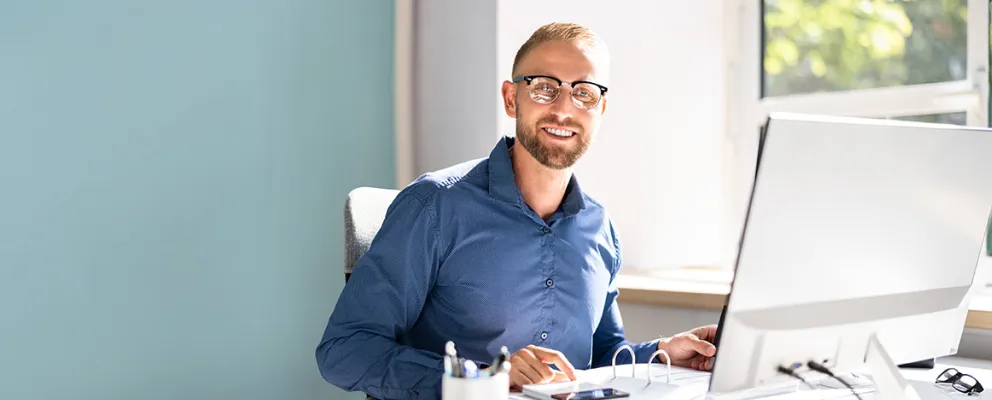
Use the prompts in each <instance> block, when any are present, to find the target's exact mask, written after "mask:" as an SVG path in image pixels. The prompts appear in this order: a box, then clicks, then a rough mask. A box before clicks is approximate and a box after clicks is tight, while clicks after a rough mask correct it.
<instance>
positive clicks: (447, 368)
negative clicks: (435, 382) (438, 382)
mask: <svg viewBox="0 0 992 400" xmlns="http://www.w3.org/2000/svg"><path fill="white" fill-rule="evenodd" d="M444 353H445V355H444V372H445V373H447V374H450V375H451V376H453V377H456V378H458V377H460V376H461V372H462V370H461V365H459V363H458V356H457V354H456V353H455V342H452V341H448V343H445V344H444Z"/></svg>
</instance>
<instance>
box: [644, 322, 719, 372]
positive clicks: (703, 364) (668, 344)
mask: <svg viewBox="0 0 992 400" xmlns="http://www.w3.org/2000/svg"><path fill="white" fill-rule="evenodd" d="M715 339H716V325H707V326H701V327H699V328H696V329H693V330H691V331H688V332H683V333H680V334H678V335H675V336H672V337H669V338H664V339H662V340H661V341H660V342H658V350H665V352H667V353H668V356H669V357H671V358H672V365H676V366H679V367H686V368H692V369H696V370H700V371H709V370H710V369H712V368H713V356H715V355H716V346H714V345H713V340H715ZM658 358H659V361H665V360H664V356H659V357H658Z"/></svg>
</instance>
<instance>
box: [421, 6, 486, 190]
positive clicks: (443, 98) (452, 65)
mask: <svg viewBox="0 0 992 400" xmlns="http://www.w3.org/2000/svg"><path fill="white" fill-rule="evenodd" d="M497 4H498V3H497V1H493V0H490V1H464V0H430V1H418V2H416V3H415V10H414V12H415V23H414V26H415V33H414V34H415V35H416V38H415V45H414V49H415V50H414V59H415V64H414V77H415V78H414V99H415V104H414V108H413V112H414V115H413V120H414V138H413V149H414V154H413V169H414V171H413V176H414V177H416V176H418V175H420V174H423V173H425V172H428V171H433V170H437V169H441V168H444V167H447V166H449V165H453V164H457V163H459V162H462V161H465V160H468V159H473V158H478V157H484V156H488V155H489V152H490V150H492V147H493V146H494V145H495V144H496V140H497V138H499V137H500V132H499V129H498V125H497V124H498V117H499V115H498V114H496V113H495V111H494V110H496V106H497V105H498V104H499V102H500V86H499V85H500V81H499V80H498V79H497V78H496V67H497V65H498V62H499V61H498V60H497V58H496V55H497V53H496V37H497V35H496V8H497Z"/></svg>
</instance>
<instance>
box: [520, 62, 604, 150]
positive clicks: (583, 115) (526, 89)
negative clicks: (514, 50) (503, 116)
mask: <svg viewBox="0 0 992 400" xmlns="http://www.w3.org/2000/svg"><path fill="white" fill-rule="evenodd" d="M607 62H608V60H606V59H605V56H604V55H603V54H602V53H597V52H596V51H595V49H584V48H582V47H580V45H579V44H577V43H567V42H548V43H542V44H541V45H538V46H536V47H534V48H533V49H532V50H531V51H530V52H529V53H528V54H527V55H526V56H525V57H524V58H523V59H522V60H521V61H520V64H519V66H518V69H517V74H516V75H517V76H533V75H545V76H550V77H554V78H557V79H559V80H561V81H564V82H574V81H589V82H594V83H598V84H600V85H606V82H605V80H606V68H607V65H606V63H607ZM553 84H555V83H553ZM511 85H512V86H509V87H507V86H506V84H504V101H505V102H506V103H504V104H505V105H506V108H507V110H506V111H507V114H508V115H510V117H514V118H516V120H517V121H516V124H517V132H516V137H517V142H518V143H519V144H520V145H521V146H523V147H524V148H525V149H526V150H527V151H528V152H529V153H530V154H531V155H532V156H533V157H534V158H535V159H537V161H538V162H540V163H541V164H542V165H544V166H546V167H548V168H552V169H565V168H570V167H571V166H572V165H574V164H575V162H576V161H578V160H579V158H580V157H582V155H583V154H585V152H586V150H588V148H589V144H590V143H591V142H592V139H593V136H594V135H595V134H596V132H597V131H598V130H599V125H600V120H601V119H602V114H603V111H605V109H606V99H605V97H604V98H602V99H601V100H599V101H598V104H596V105H595V107H593V108H592V109H585V108H584V107H580V106H577V105H576V104H575V102H574V101H573V99H572V95H573V91H576V92H579V94H580V96H581V94H582V93H584V92H581V90H583V89H584V88H583V87H580V88H579V89H576V88H573V87H571V86H570V85H568V84H564V85H562V86H561V87H560V88H559V89H558V97H557V98H556V99H555V100H554V102H551V103H549V104H541V103H539V102H537V101H534V100H533V99H532V98H531V89H533V88H535V87H536V86H538V85H537V84H535V83H532V84H530V85H528V83H527V82H526V81H521V82H518V83H513V84H511ZM545 86H547V85H545ZM581 86H584V87H585V88H588V87H589V85H581ZM548 88H550V87H548ZM538 89H540V87H538ZM508 91H510V92H512V93H508ZM597 94H598V93H597ZM511 99H512V103H511V101H510V100H511Z"/></svg>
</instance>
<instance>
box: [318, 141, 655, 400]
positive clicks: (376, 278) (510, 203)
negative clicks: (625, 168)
mask: <svg viewBox="0 0 992 400" xmlns="http://www.w3.org/2000/svg"><path fill="white" fill-rule="evenodd" d="M513 141H514V139H513V138H510V137H505V138H503V139H501V140H500V141H499V143H498V144H497V145H496V147H495V149H493V151H492V153H491V154H490V156H489V157H488V158H483V159H479V160H474V161H470V162H466V163H463V164H459V165H456V166H453V167H450V168H447V169H445V170H442V171H438V172H435V173H430V174H426V175H424V176H422V177H420V178H418V179H417V180H416V181H415V182H413V183H411V184H410V185H409V186H407V187H406V188H404V189H403V190H402V191H400V193H399V194H398V195H397V197H396V199H395V200H394V202H393V203H392V204H391V205H390V206H389V209H388V211H387V214H386V219H385V221H384V222H383V225H382V228H381V229H380V231H379V233H378V234H377V235H376V237H375V239H374V240H373V242H372V245H371V247H370V249H369V251H368V252H367V253H366V254H365V255H364V256H363V257H362V258H361V259H360V260H359V262H358V263H357V265H356V266H355V270H354V272H353V274H352V276H351V279H350V280H349V282H348V284H346V285H345V287H344V290H343V291H342V293H341V296H340V297H339V299H338V302H337V305H336V307H335V308H334V311H333V312H332V314H331V316H330V319H329V320H328V323H327V328H326V330H325V331H324V336H323V340H322V341H321V342H320V345H319V346H318V347H317V351H316V356H317V363H318V365H319V367H320V372H321V375H323V377H324V379H325V380H327V381H328V382H330V383H332V384H334V385H336V386H338V387H341V388H343V389H345V390H358V391H362V392H365V393H368V394H370V395H372V396H374V397H376V398H380V399H409V398H427V399H439V398H440V397H441V390H440V389H441V376H442V374H444V366H443V358H442V354H443V353H444V345H445V342H447V341H449V340H450V341H453V342H454V343H455V345H456V348H457V350H458V354H459V356H461V357H464V358H466V359H471V360H475V361H476V362H477V363H483V364H489V363H492V361H493V359H494V358H495V357H496V356H497V354H499V350H500V346H507V348H508V349H509V350H510V352H511V353H512V352H515V351H517V350H519V349H521V348H523V347H526V346H527V345H530V344H533V345H537V346H541V347H547V348H551V349H555V350H558V351H560V352H562V353H563V354H564V355H565V356H566V357H567V358H568V360H569V362H571V363H572V365H573V366H575V368H577V369H587V368H590V367H592V368H595V367H600V366H608V365H610V364H611V362H612V359H613V355H614V352H615V351H616V350H617V349H618V348H619V347H620V346H623V345H625V344H626V345H631V347H633V348H634V352H635V354H636V358H637V361H638V362H647V360H648V358H650V356H651V354H652V353H653V352H654V351H655V350H656V349H657V341H652V342H646V343H640V344H633V343H630V342H628V341H626V339H625V337H624V329H623V323H622V321H621V319H620V311H619V308H618V307H617V303H616V297H617V293H618V291H617V288H616V286H615V285H614V284H613V282H614V278H616V275H617V271H618V270H619V268H620V260H621V257H620V244H619V240H618V238H617V234H616V232H615V231H614V229H613V224H612V222H611V221H610V219H609V217H608V216H607V214H606V212H605V210H604V209H603V207H602V206H601V205H599V204H598V203H596V202H595V201H593V200H592V199H591V198H589V197H588V196H587V195H586V194H584V193H583V192H582V191H581V190H580V189H579V185H578V183H577V181H576V180H575V177H574V176H573V177H572V179H571V180H570V182H569V184H568V187H567V190H566V194H565V198H564V200H563V201H562V204H561V206H560V207H559V209H558V210H557V212H555V213H554V215H552V216H551V218H549V219H548V220H547V221H544V220H543V219H542V218H541V217H540V216H539V215H538V214H537V213H536V212H534V211H533V210H532V209H531V208H530V207H529V206H527V204H526V203H524V201H523V197H522V196H521V195H520V191H519V190H518V188H517V185H516V183H515V181H514V177H513V168H512V166H511V163H510V157H509V151H508V149H509V147H510V146H512V144H513ZM628 354H629V353H627V352H623V353H622V354H621V355H620V356H619V357H618V359H617V362H618V363H620V362H622V363H629V362H630V357H629V355H628Z"/></svg>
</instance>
